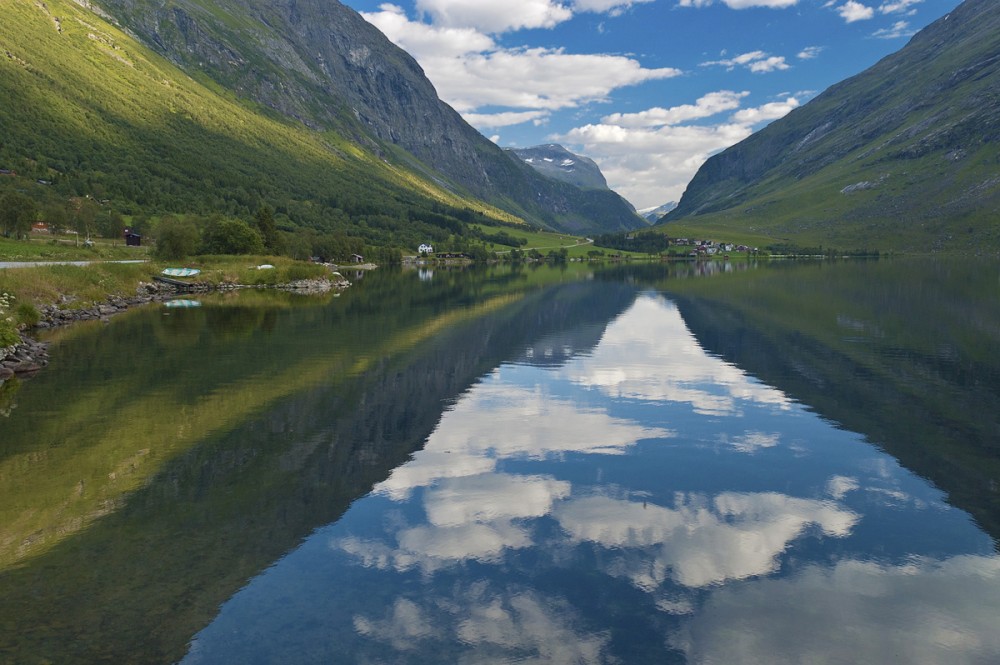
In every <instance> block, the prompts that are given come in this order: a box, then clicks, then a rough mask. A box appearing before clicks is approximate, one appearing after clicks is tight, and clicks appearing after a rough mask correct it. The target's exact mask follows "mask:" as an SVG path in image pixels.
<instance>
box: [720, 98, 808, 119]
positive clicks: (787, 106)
mask: <svg viewBox="0 0 1000 665" xmlns="http://www.w3.org/2000/svg"><path fill="white" fill-rule="evenodd" d="M798 107H799V100H797V99H796V98H795V97H788V98H786V99H785V100H783V101H780V102H769V103H767V104H764V105H763V106H758V107H756V108H750V109H742V110H740V111H737V112H736V113H734V114H733V118H732V119H733V121H734V122H738V123H740V124H741V125H756V124H758V123H761V122H765V121H767V120H777V119H778V118H784V117H785V116H786V115H788V114H789V113H790V112H792V111H793V110H794V109H796V108H798Z"/></svg>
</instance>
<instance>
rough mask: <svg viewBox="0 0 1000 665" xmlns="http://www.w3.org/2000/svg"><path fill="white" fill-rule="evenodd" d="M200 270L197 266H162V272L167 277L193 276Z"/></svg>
mask: <svg viewBox="0 0 1000 665" xmlns="http://www.w3.org/2000/svg"><path fill="white" fill-rule="evenodd" d="M200 272H201V271H200V270H198V269H197V268H164V269H163V273H162V274H164V275H166V276H167V277H194V276H195V275H197V274H198V273H200Z"/></svg>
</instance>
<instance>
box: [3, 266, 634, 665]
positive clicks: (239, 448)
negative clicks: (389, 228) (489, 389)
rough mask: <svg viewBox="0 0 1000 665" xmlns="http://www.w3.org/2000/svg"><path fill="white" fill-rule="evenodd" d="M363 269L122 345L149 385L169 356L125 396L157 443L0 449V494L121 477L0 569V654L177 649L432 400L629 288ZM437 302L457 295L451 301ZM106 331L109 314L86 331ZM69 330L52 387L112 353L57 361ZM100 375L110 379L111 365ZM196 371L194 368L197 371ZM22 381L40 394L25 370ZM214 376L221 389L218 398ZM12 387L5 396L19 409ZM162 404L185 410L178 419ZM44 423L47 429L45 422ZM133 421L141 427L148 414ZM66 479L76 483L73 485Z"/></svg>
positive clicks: (391, 453) (137, 658)
mask: <svg viewBox="0 0 1000 665" xmlns="http://www.w3.org/2000/svg"><path fill="white" fill-rule="evenodd" d="M366 281H367V280H366ZM371 281H372V282H375V283H372V284H366V285H365V287H364V288H358V290H357V292H356V293H354V294H351V295H352V296H353V298H352V297H349V296H347V295H345V297H344V298H342V299H341V300H340V301H339V302H338V303H336V305H335V306H331V307H330V308H325V309H323V310H321V311H311V310H293V311H292V312H290V313H288V314H287V316H286V315H285V314H282V315H281V316H279V317H278V318H277V320H276V321H274V323H273V327H272V330H271V332H270V333H264V332H263V331H262V330H260V329H257V330H256V331H255V332H253V333H251V334H250V335H249V336H248V337H246V338H243V339H241V340H236V341H232V340H230V341H229V342H227V343H226V345H218V344H214V343H213V342H212V333H211V330H212V329H213V324H212V322H211V321H205V325H204V328H205V331H206V332H205V334H204V335H203V336H202V337H201V339H200V340H199V344H195V345H192V346H191V347H189V348H187V349H186V350H183V351H180V352H177V353H174V354H173V355H172V356H170V357H163V358H160V357H158V352H159V351H160V350H159V349H157V350H152V351H153V352H151V353H149V354H147V356H146V357H145V358H141V359H140V358H138V357H136V358H135V359H134V360H133V361H132V362H133V364H135V365H136V371H138V372H140V373H143V374H144V375H145V376H146V381H147V385H150V384H152V383H153V382H154V381H153V378H152V377H154V376H157V377H158V378H159V380H161V381H166V378H165V377H166V376H167V375H168V373H170V372H168V368H171V367H173V369H172V370H171V371H172V376H173V378H174V381H175V383H176V385H174V384H170V386H169V387H167V388H165V389H164V390H163V391H159V390H155V389H154V391H153V392H162V393H163V394H164V395H165V398H166V399H167V400H168V401H167V402H165V404H166V406H162V405H161V406H157V404H156V402H155V400H149V399H148V397H147V396H145V395H136V396H135V400H136V401H137V402H141V403H142V405H143V408H151V409H153V412H152V413H150V414H147V415H146V418H153V419H155V420H157V421H158V422H159V423H160V424H159V425H158V426H157V427H154V428H152V429H153V430H158V431H160V432H161V435H162V436H163V437H164V439H163V441H162V442H161V443H159V444H156V445H150V444H149V443H148V442H142V441H138V442H135V441H134V442H132V446H131V448H129V447H127V446H122V445H121V444H114V443H109V442H104V441H103V440H101V441H98V440H97V439H87V437H86V436H82V437H81V440H80V441H77V442H75V443H73V444H71V445H73V446H75V448H76V449H77V450H78V451H79V452H78V455H79V456H80V457H81V458H82V460H77V459H76V458H75V457H74V454H70V455H66V456H64V451H61V450H59V448H60V446H53V447H45V446H39V445H38V444H37V442H38V441H40V440H42V439H40V438H34V439H31V441H34V442H35V444H34V448H35V450H34V451H32V450H29V447H30V446H31V441H27V440H25V439H24V438H22V439H21V445H19V446H15V448H16V450H17V452H14V453H13V454H8V452H7V451H6V450H5V457H4V458H3V461H2V462H0V464H3V465H4V466H3V468H4V469H5V471H4V472H3V473H4V475H3V476H2V478H3V483H4V487H3V488H2V493H3V500H4V501H5V502H6V501H7V500H8V499H11V500H13V497H14V496H16V495H17V494H18V493H19V492H21V491H25V492H29V493H30V492H32V491H33V490H32V488H31V487H30V486H31V484H32V483H39V484H40V485H41V486H42V487H44V488H46V489H45V492H44V493H43V494H41V495H36V497H35V499H34V500H35V501H39V502H44V501H55V502H59V501H63V500H65V497H66V496H68V495H72V493H73V490H74V488H75V487H76V485H75V484H74V483H76V480H75V479H74V478H75V477H76V476H79V475H80V473H79V472H80V471H81V464H91V465H92V466H93V467H94V470H93V471H92V472H91V475H92V476H93V477H94V478H98V477H100V476H101V474H107V473H124V475H125V476H126V477H128V480H127V481H125V480H122V481H116V480H114V479H110V478H105V480H104V482H105V487H106V489H105V492H106V493H107V494H112V493H113V492H114V491H116V490H120V493H119V494H117V495H115V496H114V500H113V501H110V502H106V503H104V504H101V503H100V502H98V503H86V502H84V503H86V507H85V510H87V511H91V513H93V512H95V511H96V510H99V509H100V507H101V506H102V505H104V506H105V507H107V508H109V512H108V513H107V514H104V515H102V516H101V517H100V518H99V519H93V517H95V516H94V515H91V518H92V521H91V523H90V524H89V525H86V528H77V529H75V530H74V529H73V527H74V526H79V525H76V524H75V523H72V521H67V520H65V519H61V520H59V519H57V520H56V523H57V524H61V525H63V526H62V527H58V528H66V525H69V532H68V533H55V534H53V535H52V537H51V539H50V542H48V543H47V544H46V547H45V548H44V549H40V550H39V551H38V552H35V553H34V555H33V556H31V557H29V558H26V559H24V560H22V561H21V562H20V563H18V564H17V565H15V566H13V567H9V568H8V569H7V570H6V571H5V572H3V573H0V585H2V586H3V588H4V593H3V594H2V600H0V635H2V642H0V656H2V657H0V660H4V659H8V660H13V661H18V662H19V661H22V660H24V658H25V657H26V656H27V655H29V654H30V655H31V656H32V657H34V658H37V659H38V660H40V661H43V660H45V659H50V660H52V661H54V662H61V663H62V662H94V661H102V662H103V661H106V662H170V661H173V660H176V659H177V658H179V657H180V656H181V655H182V654H183V650H184V648H185V645H186V643H187V641H188V640H189V639H190V638H191V636H192V635H193V634H194V633H195V632H197V630H199V629H200V628H201V627H203V626H204V625H205V624H206V623H207V622H208V621H209V620H210V619H211V617H212V616H214V614H215V612H216V610H217V607H218V605H219V604H220V603H221V602H222V601H224V600H225V599H226V598H227V597H228V596H230V595H231V594H232V593H233V592H234V591H236V590H237V589H238V588H239V587H240V586H241V585H242V584H244V583H245V581H246V580H247V579H248V578H249V577H251V576H252V575H254V574H256V573H257V572H259V571H260V570H261V569H262V568H264V567H265V566H267V565H268V564H270V563H271V562H273V561H274V560H275V559H276V558H277V557H279V556H281V554H283V553H284V552H286V551H287V550H288V549H289V548H291V547H293V546H295V545H296V543H297V542H299V540H300V539H301V538H302V537H304V536H306V535H308V533H309V532H310V531H311V530H312V529H314V528H316V527H317V526H321V525H323V524H326V523H329V522H330V521H333V520H335V519H336V518H337V517H338V516H339V515H340V514H341V513H342V512H343V510H345V509H346V507H347V506H348V505H349V504H350V502H351V501H353V500H354V499H356V498H357V497H359V496H361V495H363V494H364V493H366V492H367V491H368V490H369V489H370V488H371V486H372V485H373V484H374V483H376V482H378V481H380V480H382V479H384V478H385V477H387V476H388V474H389V472H390V471H391V469H392V468H393V467H395V466H396V465H398V464H400V463H402V462H403V461H405V460H406V458H407V456H408V455H409V454H411V453H412V452H413V451H414V450H416V449H418V448H419V447H420V445H421V444H422V442H423V441H424V439H425V438H426V436H427V435H428V434H429V433H430V431H431V430H432V429H433V427H434V426H435V424H436V423H437V420H438V418H439V417H440V414H441V411H442V410H443V408H444V407H445V404H446V402H447V401H448V400H451V399H454V398H455V397H456V396H458V395H459V394H460V393H461V392H462V391H464V390H465V389H466V388H467V387H468V386H469V385H470V384H471V383H472V382H473V381H475V380H476V379H477V378H478V377H479V376H481V375H482V374H483V373H484V372H486V371H489V370H490V369H491V368H493V367H495V366H496V365H497V364H498V363H499V362H501V361H503V360H504V359H506V358H508V357H510V356H511V355H513V354H515V353H516V352H517V351H519V350H520V349H522V348H524V346H525V345H526V344H529V343H531V342H532V341H533V340H534V339H535V338H536V336H538V335H544V334H548V333H552V332H554V331H557V330H560V329H563V328H567V327H574V326H578V325H586V324H594V323H599V322H604V321H606V320H608V319H610V318H611V317H613V316H615V315H616V314H618V313H619V312H621V311H622V310H623V309H624V308H625V307H626V306H627V305H628V304H629V302H630V299H631V297H632V293H633V290H632V289H631V288H629V287H625V286H619V287H617V288H615V287H611V288H609V287H608V286H606V285H604V286H596V285H594V284H592V283H584V282H576V283H568V284H565V285H562V286H559V287H556V288H554V289H551V290H540V289H529V290H525V289H524V287H523V286H522V285H523V283H524V280H520V279H517V278H512V279H509V280H507V283H505V284H504V283H500V282H498V281H496V280H488V279H469V278H468V277H466V278H465V279H464V282H463V281H462V280H460V279H455V280H442V281H441V284H440V285H434V286H433V287H428V286H427V285H418V284H417V283H416V280H415V279H410V280H408V279H406V278H390V277H383V278H376V279H372V280H371ZM463 284H464V286H463ZM414 287H419V288H414ZM449 301H453V302H455V303H457V305H456V306H454V307H450V306H449V305H448V302H449ZM403 302H406V303H407V305H406V306H405V307H403V306H401V305H402V303H403ZM477 303H478V304H477ZM553 303H557V304H558V306H553ZM579 303H586V305H585V306H579ZM574 305H576V306H574ZM211 313H212V310H206V311H204V312H203V313H202V314H201V315H202V316H208V317H210V316H211ZM153 314H154V315H153V316H149V315H146V316H135V317H133V318H132V319H130V320H128V321H123V324H124V325H122V326H121V329H122V330H121V332H122V333H123V335H124V337H123V339H124V338H127V337H129V336H130V335H131V336H132V337H133V338H135V339H138V335H139V334H140V330H141V328H142V327H143V326H155V325H156V324H157V321H158V320H159V319H160V318H162V316H160V315H159V314H158V313H156V312H153ZM185 314H186V313H185ZM117 328H119V326H117V325H113V326H111V327H109V328H107V329H106V330H104V331H103V332H102V333H101V337H105V336H107V335H110V334H115V331H116V329H117ZM144 339H149V337H148V336H147V337H145V338H144ZM85 342H93V345H92V349H93V352H95V353H100V354H103V355H102V357H101V358H100V359H99V360H98V361H95V362H89V361H88V362H86V363H80V364H79V365H73V366H70V367H67V368H66V371H65V372H61V373H59V376H62V377H63V378H65V377H67V376H69V375H74V376H76V375H78V374H79V375H81V376H76V378H75V384H76V385H75V387H74V388H75V390H74V388H70V387H68V388H66V389H65V392H64V393H63V394H62V395H60V397H59V398H60V399H68V398H69V397H70V395H71V394H73V393H74V392H78V391H79V389H80V388H84V387H85V386H87V385H93V384H92V383H88V382H90V381H97V382H98V383H100V380H99V378H98V377H99V376H100V375H101V374H103V373H104V372H105V368H104V366H103V365H102V364H101V361H110V359H111V358H112V357H113V355H114V354H113V349H112V350H111V351H110V352H109V351H108V349H107V347H105V346H102V345H100V344H98V343H97V340H91V338H90V337H87V338H86V339H80V340H75V344H74V345H73V348H62V347H61V348H60V349H58V352H57V353H58V355H57V357H56V367H57V368H59V367H60V366H61V365H60V363H63V364H64V365H65V364H67V363H71V361H72V358H70V357H69V356H68V354H70V353H72V357H74V358H79V357H80V356H79V352H81V351H82V349H81V348H79V345H84V344H85ZM199 345H201V346H205V347H207V348H204V349H201V348H198V347H199ZM236 346H238V347H240V348H233V347H236ZM169 352H170V353H173V351H169ZM187 354H191V355H192V357H191V358H190V359H188V358H186V356H187ZM327 356H329V357H327ZM179 363H183V366H181V367H177V365H178V364H179ZM282 367H284V368H285V369H284V370H283V371H279V370H281V368H282ZM195 370H197V371H195ZM120 371H122V372H124V370H120ZM125 373H127V372H125ZM189 373H190V374H191V375H192V376H191V378H190V379H189V378H188V376H187V375H188V374H189ZM52 374H53V376H56V374H57V372H56V371H53V372H52ZM110 374H111V377H109V378H112V379H113V377H114V375H116V372H110ZM82 375H86V376H82ZM42 379H43V377H41V376H40V377H39V379H38V381H41V380H42ZM199 381H201V382H209V383H210V385H206V386H203V387H201V388H200V389H199V388H196V387H195V386H197V384H198V383H199ZM111 382H113V381H111ZM269 382H272V383H275V384H280V386H281V387H273V386H269V385H267V384H268V383H269ZM140 383H141V381H137V382H136V385H138V384H140ZM42 387H44V388H45V389H46V390H54V389H55V388H56V387H55V386H54V385H52V386H42ZM133 389H134V387H133ZM27 390H28V391H29V392H31V391H37V392H42V391H41V389H40V388H37V389H36V387H35V386H32V385H31V384H28V389H27ZM114 391H115V392H114V394H113V395H112V394H109V396H108V397H107V402H106V403H114V404H117V405H118V406H127V407H128V408H129V409H131V411H130V413H131V414H133V415H134V414H136V413H139V408H138V407H136V406H135V405H134V404H133V403H132V402H130V401H129V400H127V399H126V397H125V396H124V395H125V393H126V392H127V390H126V389H123V392H122V393H121V394H119V393H118V389H114ZM192 391H196V394H192ZM140 392H148V391H140ZM226 392H232V393H234V395H233V396H232V397H231V398H230V397H223V396H222V393H226ZM29 398H30V396H26V398H25V399H24V400H22V401H21V404H20V406H19V409H18V410H19V411H25V412H27V411H29V410H31V409H33V408H35V406H34V405H32V404H31V401H32V400H31V399H29ZM97 401H98V402H99V401H100V400H97ZM179 409H186V411H185V414H186V415H185V416H184V417H183V418H181V417H180V416H179V415H178V414H179V413H180V411H179ZM220 411H222V412H226V413H217V412H220ZM52 417H55V414H52ZM95 418H96V421H97V425H96V429H100V428H101V427H113V426H114V427H117V428H118V429H117V431H118V432H120V433H123V435H124V436H132V435H133V434H132V430H131V429H130V427H131V426H126V425H119V424H117V423H115V422H114V421H115V420H118V419H124V418H121V417H120V416H117V415H116V416H114V417H111V418H103V417H96V416H95ZM189 418H199V419H201V420H202V421H203V422H207V423H215V426H214V428H212V430H211V431H210V432H200V433H198V434H192V433H190V432H187V431H186V430H185V431H184V432H180V431H179V429H180V425H179V423H182V422H183V423H188V422H190V421H189ZM171 423H174V425H173V428H174V429H173V430H171ZM11 425H13V426H14V427H13V428H12V430H11V431H12V432H17V433H18V436H21V437H23V436H24V432H25V431H27V430H26V429H25V430H19V429H18V427H20V426H21V425H19V424H18V422H17V421H15V422H12V423H11ZM91 426H92V425H86V426H84V427H78V429H89V428H90V427H91ZM48 427H49V430H48V431H49V432H52V431H55V428H56V425H55V424H49V425H48ZM142 427H144V428H146V429H140V434H141V432H145V431H147V430H148V429H150V428H149V426H142ZM185 427H187V425H185ZM67 429H69V428H68V427H66V426H64V427H63V428H62V429H59V430H58V431H60V432H62V431H66V430H67ZM190 429H194V428H190ZM171 431H173V433H174V434H176V436H174V435H172V434H171ZM4 434H5V435H6V434H7V430H5V431H4ZM43 436H49V434H45V435H43ZM115 436H118V435H115ZM108 438H110V436H109V437H108ZM85 439H86V440H85ZM4 440H5V441H6V440H7V439H6V438H5V439H4ZM160 445H162V446H164V447H165V448H166V449H167V450H166V451H160V450H159V449H158V446H160ZM145 449H148V452H146V453H145V454H143V455H139V456H136V451H137V450H138V451H142V450H145ZM70 458H73V461H72V462H69V461H68V460H69V459H70ZM36 459H38V460H44V462H43V463H39V464H37V465H35V466H34V467H33V471H34V473H33V474H30V473H28V472H27V471H25V470H24V467H26V466H31V464H32V460H36ZM56 460H59V461H56ZM61 460H67V461H66V462H63V461H61ZM132 463H134V469H133V468H131V467H130V466H129V465H130V464H132ZM15 467H16V468H18V469H19V475H17V476H16V477H12V476H11V475H8V472H7V471H6V469H10V468H15ZM109 469H110V471H108V470H109ZM54 470H57V473H55V474H54V475H56V476H57V477H59V478H61V481H56V482H52V483H51V484H50V483H49V481H48V480H46V479H45V478H44V476H46V475H48V474H49V472H51V471H54ZM120 470H124V472H122V471H120ZM74 471H76V472H77V473H76V474H75V475H74ZM129 474H131V475H129ZM15 480H16V481H17V482H16V483H15V482H14V481H15ZM95 482H96V481H95ZM125 485H128V487H129V488H130V489H128V490H126V488H125ZM84 488H85V491H84V493H85V494H88V496H89V491H90V490H89V488H87V486H86V483H85V484H84ZM18 501H19V505H21V506H22V507H24V509H25V510H30V506H29V505H28V504H27V503H26V502H25V501H24V500H21V499H18ZM34 505H44V504H34ZM81 505H83V504H81ZM95 506H96V508H95ZM81 510H84V509H83V508H81ZM12 514H15V515H16V514H17V513H12ZM5 517H6V516H5ZM5 523H6V522H5ZM49 526H51V528H52V529H54V530H55V529H57V527H56V526H55V525H49Z"/></svg>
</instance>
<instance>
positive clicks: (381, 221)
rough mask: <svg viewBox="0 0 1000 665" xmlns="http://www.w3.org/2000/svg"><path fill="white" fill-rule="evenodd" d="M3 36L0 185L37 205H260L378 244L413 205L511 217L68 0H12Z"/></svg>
mask: <svg viewBox="0 0 1000 665" xmlns="http://www.w3.org/2000/svg"><path fill="white" fill-rule="evenodd" d="M55 16H58V17H59V18H60V25H61V28H62V29H61V31H57V30H56V29H55V23H54V17H55ZM0 43H2V44H3V45H4V49H5V52H6V53H8V54H9V55H7V56H6V57H0V98H2V99H4V116H5V117H4V132H3V134H4V137H3V144H2V145H0V168H7V169H14V170H15V171H17V173H18V176H17V177H9V176H5V177H4V178H0V191H2V190H4V189H8V188H15V189H21V190H24V191H26V192H27V193H29V195H31V196H32V198H35V199H36V200H37V201H39V202H40V203H43V204H53V203H60V204H62V203H65V201H66V200H67V199H68V198H69V197H73V196H85V195H93V197H94V198H95V199H100V200H110V202H111V205H112V206H113V208H114V210H115V211H118V212H120V213H121V214H124V215H127V216H128V215H133V214H135V215H146V216H156V215H159V214H161V213H164V212H170V213H196V214H210V213H221V214H224V215H229V216H236V217H242V218H244V219H247V218H249V217H250V216H251V215H252V214H253V212H254V211H255V210H256V209H257V208H258V207H259V206H260V204H261V203H262V202H263V203H268V204H269V205H271V207H272V208H274V209H275V210H277V211H279V213H280V219H279V222H280V223H283V224H290V225H292V226H300V227H308V228H314V229H319V230H325V231H333V230H343V231H347V232H350V233H352V234H354V235H356V236H359V237H363V238H364V239H365V241H366V242H367V243H368V244H372V245H375V244H378V245H393V244H396V243H403V242H406V241H407V237H406V234H407V233H409V227H410V226H413V227H415V228H416V230H417V231H419V230H420V227H419V225H416V224H412V225H408V224H405V223H406V222H408V220H409V212H410V211H414V210H431V209H440V210H444V211H445V212H446V213H448V212H451V211H463V210H466V209H469V210H472V211H474V212H476V213H478V214H482V215H485V216H486V218H494V219H498V220H501V221H507V222H509V221H511V220H512V216H511V215H510V214H509V213H504V212H501V211H499V210H497V209H496V208H494V207H492V206H489V205H486V204H484V203H482V202H480V201H478V200H475V199H472V198H469V197H466V196H463V195H461V194H456V193H454V192H452V191H449V190H448V189H446V188H444V187H442V186H441V185H439V184H436V183H434V182H432V181H430V180H429V179H426V178H423V177H421V176H418V175H416V174H415V172H414V171H412V170H408V169H405V168H403V167H400V166H398V165H395V164H393V163H390V162H388V161H386V160H384V159H383V158H381V157H380V156H377V155H375V154H372V153H371V152H368V151H367V150H365V149H362V148H361V147H359V145H357V144H355V143H354V142H352V141H351V140H348V139H347V138H345V137H343V136H341V135H339V134H337V133H335V132H333V131H325V132H322V133H319V132H315V131H312V130H310V129H308V128H307V127H305V126H303V125H301V124H299V123H296V122H294V121H291V120H288V119H285V118H282V117H280V116H278V115H277V114H275V113H273V112H270V111H266V110H264V109H262V108H260V107H257V106H255V105H254V104H252V103H250V102H245V101H241V100H238V99H236V98H235V97H234V96H233V94H232V93H230V92H226V91H225V90H224V89H222V88H221V87H219V86H218V85H217V84H211V83H205V82H201V81H198V80H195V79H192V78H191V77H188V76H187V75H185V74H184V73H183V72H181V71H180V70H178V69H177V68H176V67H175V66H174V65H172V64H171V63H170V62H168V61H166V60H165V59H163V58H161V57H160V56H158V55H157V54H155V53H153V52H152V51H150V50H148V49H146V48H145V47H144V46H142V45H141V44H139V43H138V42H136V41H135V40H133V39H132V38H131V37H130V36H129V35H127V34H126V33H124V32H122V31H121V30H119V29H118V28H117V27H115V26H113V25H111V24H109V23H107V22H105V21H103V20H102V19H101V18H100V17H98V16H96V15H95V14H93V13H91V12H89V11H87V10H85V9H83V8H81V7H79V6H78V5H76V4H75V3H73V2H69V1H68V0H52V1H51V2H49V3H47V5H44V6H43V5H42V4H41V3H38V4H36V3H6V4H5V8H4V20H3V21H2V22H0ZM39 178H41V179H46V180H51V181H52V183H53V184H52V185H50V186H43V185H39V184H37V183H36V179H39ZM390 221H394V222H398V224H396V225H395V226H394V225H393V224H390V223H389V222H390Z"/></svg>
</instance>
